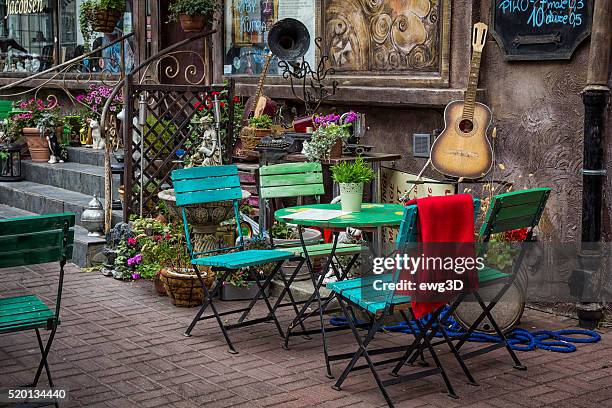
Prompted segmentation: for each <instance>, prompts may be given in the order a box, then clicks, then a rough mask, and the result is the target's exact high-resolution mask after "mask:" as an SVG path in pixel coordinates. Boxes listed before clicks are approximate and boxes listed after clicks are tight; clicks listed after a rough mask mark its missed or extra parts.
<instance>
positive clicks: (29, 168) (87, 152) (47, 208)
mask: <svg viewBox="0 0 612 408" xmlns="http://www.w3.org/2000/svg"><path fill="white" fill-rule="evenodd" d="M68 151H69V157H70V160H69V161H68V162H66V163H57V164H48V163H34V162H32V161H30V160H24V161H22V168H21V171H22V174H23V175H24V177H25V180H24V181H21V182H0V218H12V217H22V216H25V215H33V214H53V213H62V212H74V213H75V214H76V222H77V227H76V229H75V247H74V253H73V259H72V262H74V263H75V264H77V265H79V266H81V267H84V266H90V265H91V262H92V260H93V258H94V256H95V255H96V254H97V253H98V252H100V251H101V249H102V247H103V246H104V239H103V238H98V237H89V236H87V231H86V230H85V228H83V227H81V226H80V224H81V214H82V213H83V211H84V210H85V209H86V208H87V204H88V203H89V201H91V198H92V196H93V195H94V194H96V193H97V194H98V197H100V200H101V201H103V197H104V167H103V166H104V155H103V151H101V150H92V149H86V148H81V147H69V148H68ZM115 194H116V192H115ZM115 198H116V197H115ZM121 220H122V212H121V211H113V224H115V223H117V222H120V221H121Z"/></svg>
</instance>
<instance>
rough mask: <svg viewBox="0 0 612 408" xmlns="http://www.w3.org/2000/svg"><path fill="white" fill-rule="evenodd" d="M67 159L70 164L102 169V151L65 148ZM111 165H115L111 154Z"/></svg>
mask: <svg viewBox="0 0 612 408" xmlns="http://www.w3.org/2000/svg"><path fill="white" fill-rule="evenodd" d="M66 150H68V159H69V161H70V162H72V163H80V164H89V165H92V166H101V167H104V150H94V149H91V148H87V147H66ZM110 159H111V163H113V164H114V163H117V160H115V157H114V156H113V155H112V154H111V156H110Z"/></svg>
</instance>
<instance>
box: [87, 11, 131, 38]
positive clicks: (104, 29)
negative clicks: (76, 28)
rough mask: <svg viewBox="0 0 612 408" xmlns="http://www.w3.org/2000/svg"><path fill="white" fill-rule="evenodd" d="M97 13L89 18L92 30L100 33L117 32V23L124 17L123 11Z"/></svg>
mask: <svg viewBox="0 0 612 408" xmlns="http://www.w3.org/2000/svg"><path fill="white" fill-rule="evenodd" d="M96 11H97V13H96V14H95V16H94V15H91V16H89V18H90V21H91V28H92V29H93V30H94V31H98V32H101V33H106V34H108V33H112V32H113V31H115V27H116V26H117V22H118V21H119V19H120V18H121V16H122V15H123V13H122V12H121V11H117V10H100V9H97V10H96Z"/></svg>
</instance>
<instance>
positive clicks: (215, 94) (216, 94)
mask: <svg viewBox="0 0 612 408" xmlns="http://www.w3.org/2000/svg"><path fill="white" fill-rule="evenodd" d="M211 95H212V96H219V95H221V94H220V93H219V92H216V91H215V92H212V93H211Z"/></svg>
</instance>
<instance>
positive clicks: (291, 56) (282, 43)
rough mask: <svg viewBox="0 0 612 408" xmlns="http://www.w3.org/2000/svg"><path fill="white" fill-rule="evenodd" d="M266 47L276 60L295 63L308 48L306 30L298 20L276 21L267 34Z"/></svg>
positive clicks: (308, 39) (308, 40) (308, 41)
mask: <svg viewBox="0 0 612 408" xmlns="http://www.w3.org/2000/svg"><path fill="white" fill-rule="evenodd" d="M268 47H270V51H272V54H274V55H275V56H276V57H277V58H278V59H280V60H283V61H295V60H297V59H300V58H302V57H303V56H304V55H306V53H307V52H308V48H310V33H309V32H308V28H306V26H305V25H304V24H303V23H302V22H301V21H298V20H295V19H293V18H285V19H283V20H280V21H278V22H277V23H276V24H274V26H273V27H272V28H271V29H270V32H269V33H268Z"/></svg>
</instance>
